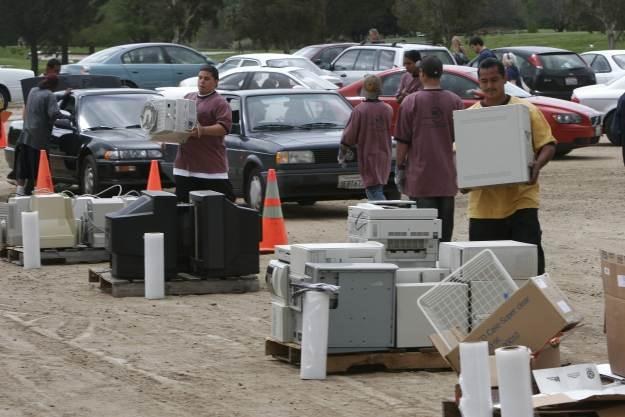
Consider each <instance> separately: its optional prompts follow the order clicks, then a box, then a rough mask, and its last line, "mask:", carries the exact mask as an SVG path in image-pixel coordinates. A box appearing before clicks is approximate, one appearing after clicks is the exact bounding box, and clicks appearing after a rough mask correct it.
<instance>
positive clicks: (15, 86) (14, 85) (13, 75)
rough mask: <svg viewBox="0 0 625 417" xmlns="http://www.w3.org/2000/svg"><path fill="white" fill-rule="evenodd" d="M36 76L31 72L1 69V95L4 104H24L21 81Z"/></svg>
mask: <svg viewBox="0 0 625 417" xmlns="http://www.w3.org/2000/svg"><path fill="white" fill-rule="evenodd" d="M34 76H35V73H34V72H32V71H31V70H24V69H17V68H0V95H2V99H3V101H4V103H6V104H11V105H16V104H22V103H24V99H23V98H22V85H21V84H20V81H21V80H23V79H24V78H32V77H34Z"/></svg>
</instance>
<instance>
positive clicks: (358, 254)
mask: <svg viewBox="0 0 625 417" xmlns="http://www.w3.org/2000/svg"><path fill="white" fill-rule="evenodd" d="M383 251H384V245H383V244H381V243H378V242H366V243H307V244H296V245H291V253H290V258H291V260H290V264H291V267H290V268H291V269H290V271H291V272H290V273H291V275H295V276H303V275H304V273H305V270H306V264H307V263H347V262H351V263H381V262H382V253H383Z"/></svg>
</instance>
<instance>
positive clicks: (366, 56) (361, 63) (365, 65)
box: [347, 49, 378, 83]
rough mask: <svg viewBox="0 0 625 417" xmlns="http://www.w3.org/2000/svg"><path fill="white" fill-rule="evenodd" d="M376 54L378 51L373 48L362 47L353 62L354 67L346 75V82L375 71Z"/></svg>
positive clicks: (356, 79)
mask: <svg viewBox="0 0 625 417" xmlns="http://www.w3.org/2000/svg"><path fill="white" fill-rule="evenodd" d="M377 55H378V51H376V50H375V49H363V50H362V51H360V53H359V54H358V58H356V62H355V63H354V69H353V70H352V71H351V74H349V75H348V76H347V80H348V81H347V82H348V83H353V82H354V81H358V80H361V79H363V78H364V77H366V76H367V75H369V74H373V73H375V72H377V71H376V64H377V62H376V59H377Z"/></svg>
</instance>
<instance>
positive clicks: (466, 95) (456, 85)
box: [441, 72, 480, 109]
mask: <svg viewBox="0 0 625 417" xmlns="http://www.w3.org/2000/svg"><path fill="white" fill-rule="evenodd" d="M441 88H442V89H443V90H449V91H451V92H452V93H455V94H456V95H457V96H458V97H460V98H461V99H462V102H463V103H464V108H465V109H466V108H467V107H470V106H472V105H473V104H475V102H476V101H477V95H476V92H478V91H479V89H480V86H479V85H478V84H477V83H476V82H475V81H473V80H470V79H468V78H466V77H463V76H461V75H457V74H452V73H449V72H445V73H443V76H442V77H441Z"/></svg>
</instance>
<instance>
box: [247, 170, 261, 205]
mask: <svg viewBox="0 0 625 417" xmlns="http://www.w3.org/2000/svg"><path fill="white" fill-rule="evenodd" d="M264 196H265V183H264V181H263V177H262V175H260V168H259V167H257V166H255V167H253V168H252V169H250V170H249V172H248V173H247V176H246V177H245V202H246V203H247V205H248V206H250V207H251V208H253V209H256V210H259V211H260V210H261V209H262V208H263V197H264Z"/></svg>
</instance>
